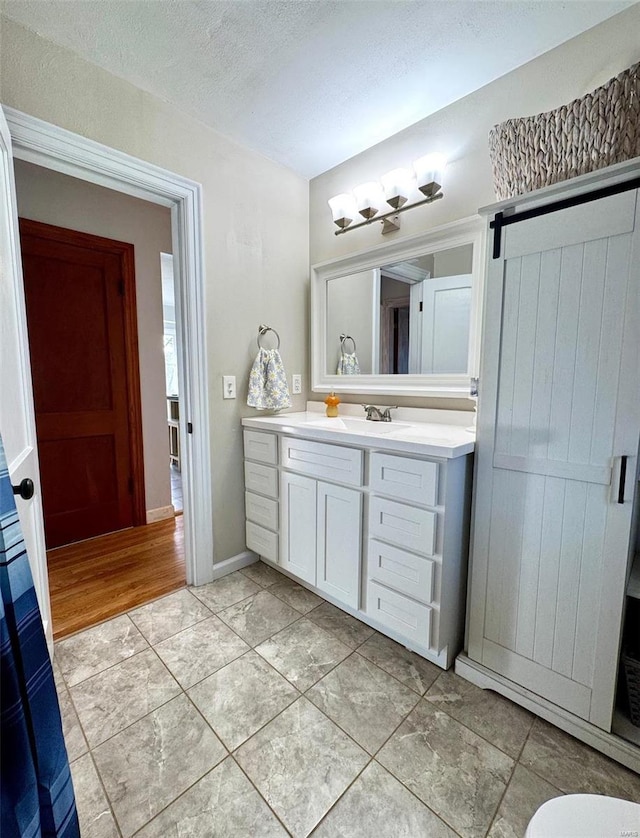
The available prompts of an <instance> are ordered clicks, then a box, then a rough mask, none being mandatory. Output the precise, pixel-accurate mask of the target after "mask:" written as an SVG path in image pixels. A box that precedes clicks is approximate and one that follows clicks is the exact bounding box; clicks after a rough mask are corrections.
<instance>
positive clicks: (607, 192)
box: [489, 177, 640, 259]
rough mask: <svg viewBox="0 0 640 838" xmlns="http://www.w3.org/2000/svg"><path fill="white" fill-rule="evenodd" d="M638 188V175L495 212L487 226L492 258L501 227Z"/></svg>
mask: <svg viewBox="0 0 640 838" xmlns="http://www.w3.org/2000/svg"><path fill="white" fill-rule="evenodd" d="M638 188H640V177H635V178H631V180H626V181H624V182H623V183H614V184H612V185H611V186H603V187H602V188H601V189H593V190H591V191H590V192H583V193H582V194H581V195H573V196H571V197H570V198H563V199H562V200H561V201H552V202H551V203H549V204H544V205H543V206H540V207H533V208H532V209H528V210H523V211H522V212H515V213H513V214H512V215H505V214H504V213H503V212H497V213H496V214H495V216H494V218H493V221H491V222H490V223H489V227H490V228H491V229H492V230H493V258H494V259H499V258H500V253H501V250H502V229H503V227H508V226H509V225H510V224H518V223H519V222H520V221H528V220H529V219H530V218H536V217H537V216H539V215H548V214H549V213H551V212H558V210H563V209H568V208H569V207H576V206H578V205H580V204H588V203H590V202H591V201H598V200H600V198H608V197H609V196H611V195H618V194H619V193H620V192H629V191H630V190H631V189H638Z"/></svg>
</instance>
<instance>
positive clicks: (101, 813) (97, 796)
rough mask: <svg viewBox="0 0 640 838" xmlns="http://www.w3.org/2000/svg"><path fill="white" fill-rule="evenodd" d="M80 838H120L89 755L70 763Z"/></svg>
mask: <svg viewBox="0 0 640 838" xmlns="http://www.w3.org/2000/svg"><path fill="white" fill-rule="evenodd" d="M71 777H72V779H73V790H74V792H75V795H76V808H77V810H78V820H79V821H80V834H81V835H82V838H120V833H119V832H118V827H117V826H116V822H115V821H114V819H113V814H112V812H111V809H110V807H109V803H108V802H107V798H106V795H105V793H104V789H103V788H102V784H101V782H100V778H99V777H98V774H97V772H96V769H95V766H94V764H93V760H92V759H91V755H90V754H85V755H84V756H83V757H80V759H77V760H75V762H72V763H71Z"/></svg>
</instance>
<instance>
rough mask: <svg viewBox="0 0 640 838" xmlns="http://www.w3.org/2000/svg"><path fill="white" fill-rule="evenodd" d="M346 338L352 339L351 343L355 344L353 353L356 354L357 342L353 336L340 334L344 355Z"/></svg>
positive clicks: (341, 348) (341, 349)
mask: <svg viewBox="0 0 640 838" xmlns="http://www.w3.org/2000/svg"><path fill="white" fill-rule="evenodd" d="M345 340H350V341H351V343H352V344H353V353H351V354H353V355H355V354H356V342H355V340H354V339H353V338H352V337H351V335H340V351H341V352H342V354H343V355H344V342H345Z"/></svg>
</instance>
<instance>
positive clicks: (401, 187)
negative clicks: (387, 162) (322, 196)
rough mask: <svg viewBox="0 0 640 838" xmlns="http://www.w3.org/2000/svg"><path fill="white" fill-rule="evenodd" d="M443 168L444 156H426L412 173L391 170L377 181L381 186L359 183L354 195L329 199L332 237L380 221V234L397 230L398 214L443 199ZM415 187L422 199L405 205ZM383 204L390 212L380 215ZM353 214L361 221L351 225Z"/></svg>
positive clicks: (445, 162) (415, 166)
mask: <svg viewBox="0 0 640 838" xmlns="http://www.w3.org/2000/svg"><path fill="white" fill-rule="evenodd" d="M446 165H447V158H446V157H445V155H444V154H439V153H436V154H426V155H425V156H424V157H420V158H418V160H416V161H415V162H414V164H413V172H411V171H409V169H393V170H392V171H390V172H387V174H386V175H383V176H382V177H381V178H380V183H378V182H377V181H369V182H367V183H361V184H360V186H356V187H355V189H354V190H353V193H348V192H343V193H341V194H340V195H335V196H334V197H333V198H329V206H330V207H331V213H332V215H333V221H334V223H335V224H336V225H337V226H338V227H339V229H338V230H336V231H335V235H336V236H339V235H340V234H341V233H348V232H349V231H350V230H356V229H357V228H358V227H364V226H365V224H371V222H372V221H382V233H383V234H385V233H390V232H392V231H394V230H399V229H400V218H399V215H400V213H401V212H406V211H407V210H409V209H413V208H414V207H420V206H422V205H423V204H431V203H433V201H437V200H438V199H439V198H442V197H443V193H442V191H441V190H442V182H443V174H444V170H445V167H446ZM416 187H417V189H418V190H419V191H420V192H421V193H422V195H424V198H421V199H419V200H417V201H412V202H411V203H407V202H408V200H409V196H410V195H411V193H412V192H413V191H414V190H415V188H416ZM385 202H386V204H388V206H390V207H392V209H391V210H390V211H389V212H385V213H382V214H381V215H380V214H379V213H380V210H381V209H382V208H383V207H384V204H385ZM356 213H359V214H360V215H361V216H362V217H363V218H364V221H360V222H359V223H358V224H352V221H353V219H354V218H355V217H356Z"/></svg>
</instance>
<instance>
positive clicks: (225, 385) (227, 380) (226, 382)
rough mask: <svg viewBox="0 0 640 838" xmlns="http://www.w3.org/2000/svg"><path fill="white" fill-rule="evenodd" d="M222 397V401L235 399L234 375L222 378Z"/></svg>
mask: <svg viewBox="0 0 640 838" xmlns="http://www.w3.org/2000/svg"><path fill="white" fill-rule="evenodd" d="M222 397H223V398H224V399H235V397H236V377H235V375H223V376H222Z"/></svg>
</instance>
